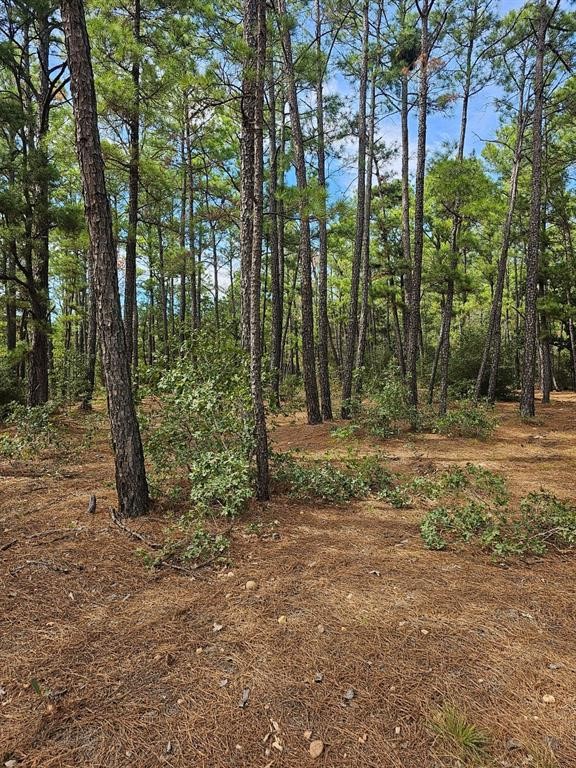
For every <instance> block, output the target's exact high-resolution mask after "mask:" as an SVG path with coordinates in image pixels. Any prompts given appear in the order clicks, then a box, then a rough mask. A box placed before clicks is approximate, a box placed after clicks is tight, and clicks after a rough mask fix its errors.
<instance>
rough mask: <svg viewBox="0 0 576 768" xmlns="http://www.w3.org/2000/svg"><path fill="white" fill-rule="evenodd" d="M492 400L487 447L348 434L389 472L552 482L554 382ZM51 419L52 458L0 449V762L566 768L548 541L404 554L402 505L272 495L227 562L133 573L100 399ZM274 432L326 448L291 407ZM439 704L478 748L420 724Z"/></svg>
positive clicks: (238, 531)
mask: <svg viewBox="0 0 576 768" xmlns="http://www.w3.org/2000/svg"><path fill="white" fill-rule="evenodd" d="M498 410H499V415H500V426H499V427H498V429H497V430H496V432H495V434H494V436H493V437H492V438H491V439H490V440H489V441H488V442H485V443H483V442H479V441H475V440H465V439H448V438H443V437H439V436H430V435H422V436H419V435H407V436H403V437H402V439H400V438H399V439H394V440H389V441H386V442H385V443H381V444H380V445H378V446H375V445H369V444H367V443H362V442H361V441H356V440H354V439H352V440H350V442H349V443H348V444H346V447H348V445H352V446H353V447H355V448H356V449H357V450H359V451H361V452H368V451H370V450H376V449H378V450H379V451H384V452H385V453H386V455H387V457H388V468H389V469H392V470H394V471H399V472H406V473H407V474H412V475H416V474H422V473H424V472H428V471H430V470H431V469H439V468H442V467H444V466H449V465H453V464H455V463H465V462H467V461H472V462H476V463H481V464H483V465H484V466H486V467H488V468H490V469H498V470H500V471H502V472H503V473H504V475H505V476H506V478H507V480H508V481H509V484H510V488H511V491H512V493H513V495H515V496H517V497H519V496H521V495H525V494H526V493H528V492H530V491H532V490H538V489H539V488H540V487H541V486H544V487H546V488H547V489H549V490H551V491H553V492H554V493H556V494H557V495H558V496H561V497H565V498H570V496H571V494H573V489H574V477H575V469H576V464H575V458H576V446H575V444H574V426H575V418H576V399H575V398H574V397H572V396H568V395H566V396H558V397H557V398H556V399H555V402H554V403H553V404H552V405H551V406H550V407H547V408H540V413H539V420H538V421H537V423H535V424H526V423H523V422H521V421H520V419H519V418H518V416H517V415H516V408H515V406H512V405H504V406H499V409H498ZM88 431H89V432H90V435H91V438H90V439H87V438H86V435H87V432H88ZM66 435H67V440H68V443H69V444H68V446H67V448H66V450H63V451H61V452H60V454H58V455H56V454H54V453H53V454H52V455H46V456H44V457H42V458H39V459H37V460H34V461H30V462H26V463H24V462H20V461H3V462H2V463H1V464H0V476H1V477H0V484H1V487H0V492H1V496H0V579H1V591H0V758H2V762H3V763H4V764H5V765H8V766H25V767H26V768H33V767H35V768H51V767H56V766H58V767H62V768H68V767H70V768H72V767H75V766H94V768H96V767H97V766H102V768H116V766H134V767H137V768H148V767H149V766H150V767H152V766H173V767H174V768H184V767H186V768H233V767H236V766H238V767H239V768H240V767H242V768H266V767H267V766H268V767H269V768H272V766H277V768H283V767H285V768H288V767H290V768H302V767H303V766H306V765H309V764H314V765H321V766H338V768H340V767H342V768H344V766H350V767H352V766H354V767H358V768H359V767H360V766H362V767H366V768H393V767H396V766H397V767H400V766H402V768H419V767H420V766H422V767H423V768H427V767H429V766H430V767H434V766H456V765H465V764H471V765H472V764H474V765H483V766H501V767H505V766H508V767H509V768H515V767H516V766H523V765H528V766H535V767H536V768H551V767H552V766H558V767H559V768H570V767H571V766H576V632H575V630H576V622H575V618H576V608H575V606H576V600H575V597H576V595H575V567H576V560H574V559H573V558H571V557H570V556H569V555H562V554H558V553H556V554H550V555H547V556H546V557H545V558H542V559H534V558H532V559H531V560H530V561H529V562H526V561H514V562H510V563H509V564H508V565H507V566H506V567H503V566H502V565H499V564H498V563H496V562H494V561H493V560H491V559H490V557H489V556H487V555H486V556H485V555H483V554H480V553H479V552H478V551H472V550H470V549H466V548H464V547H463V548H461V549H457V550H447V551H445V552H431V551H428V550H427V549H425V548H424V546H423V544H422V542H421V540H420V537H419V533H418V524H419V521H420V519H421V517H422V514H423V509H418V508H414V509H401V510H398V509H393V508H392V507H391V506H389V505H388V504H386V503H385V502H380V501H376V500H370V501H366V502H359V503H354V504H350V505H344V506H340V507H336V506H315V505H313V504H306V505H302V504H298V503H296V502H294V501H290V500H288V499H283V498H277V499H274V500H273V501H272V502H271V503H269V504H266V505H264V506H263V507H261V508H259V507H256V506H254V508H253V509H252V510H251V511H250V513H249V514H248V515H246V516H245V517H243V518H242V519H241V520H239V521H238V522H237V524H236V525H235V528H234V529H233V531H232V534H231V536H232V546H231V549H230V554H229V558H230V564H229V566H228V567H225V568H222V567H208V568H205V569H202V570H201V571H198V572H197V573H196V575H195V578H191V577H190V576H187V575H183V574H181V573H178V572H176V571H173V570H169V569H160V570H157V571H152V572H151V571H150V570H147V569H146V568H145V567H144V565H143V563H142V560H141V559H139V558H138V556H137V555H136V554H135V550H136V548H137V547H138V542H137V541H134V540H133V539H132V538H130V537H129V536H127V535H126V534H125V533H124V532H123V531H121V530H120V529H119V528H118V527H117V526H115V525H113V524H112V523H111V521H110V517H109V512H108V509H109V507H110V506H111V505H112V504H113V503H114V490H113V485H112V479H113V469H112V464H111V457H110V451H109V448H108V444H107V436H106V425H105V420H104V418H103V416H102V414H98V413H96V414H93V415H91V416H85V415H81V414H78V413H75V414H69V415H68V417H67V424H66ZM273 438H274V443H275V448H276V450H285V449H288V448H290V449H293V448H300V449H302V450H303V451H304V452H307V453H309V454H318V455H323V454H324V452H325V451H326V450H332V451H337V450H342V449H343V443H342V440H340V441H339V440H337V439H336V438H335V437H332V436H331V435H330V427H329V426H327V425H324V426H320V427H308V426H305V424H304V418H303V416H302V415H297V416H296V417H289V418H288V417H287V418H284V419H282V420H281V422H280V423H279V424H278V426H277V428H276V429H275V431H274V434H273ZM92 493H95V494H96V495H97V497H98V506H97V511H96V514H94V515H89V514H87V512H86V507H87V504H88V499H89V497H90V495H91V494H92ZM256 520H263V521H265V522H266V521H274V520H278V521H279V523H278V525H277V527H276V528H275V530H276V531H277V533H278V534H279V535H278V536H275V537H264V538H263V537H259V536H257V535H254V534H250V533H248V532H247V529H246V526H247V524H248V523H250V522H251V521H256ZM131 525H132V527H133V528H134V529H136V530H138V531H140V532H142V533H144V534H145V535H146V536H149V537H150V538H159V537H160V536H161V533H162V530H163V528H164V526H165V520H164V519H162V515H161V513H160V512H158V511H155V512H153V513H152V517H151V519H147V520H142V521H132V522H131ZM249 580H253V581H255V582H256V588H255V589H246V583H247V582H248V581H249ZM251 586H252V585H251ZM280 617H284V618H282V619H281V621H278V619H279V618H280ZM240 705H242V706H240ZM449 707H452V708H453V711H454V712H457V713H460V714H461V715H462V717H463V718H465V720H466V721H467V722H468V723H471V724H473V725H474V726H475V727H476V728H477V729H478V730H479V731H481V732H482V733H483V734H484V735H485V736H486V738H487V740H488V741H487V745H486V747H485V752H482V751H479V752H478V754H477V755H476V756H474V755H473V754H472V753H469V752H465V753H461V752H460V749H459V745H458V744H454V743H452V742H451V740H450V739H449V738H446V737H441V736H440V735H439V734H438V733H437V732H436V731H435V729H434V728H433V727H432V723H433V721H434V719H435V718H437V717H438V713H439V712H442V711H444V712H446V711H452V710H449V709H447V708H449ZM315 740H321V741H322V742H323V745H324V748H323V751H322V753H321V754H320V755H319V756H318V757H317V758H313V757H312V756H311V754H310V745H311V742H313V741H315ZM467 760H468V763H467V762H466V761H467Z"/></svg>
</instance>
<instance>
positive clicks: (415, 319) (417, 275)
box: [406, 0, 430, 406]
mask: <svg viewBox="0 0 576 768" xmlns="http://www.w3.org/2000/svg"><path fill="white" fill-rule="evenodd" d="M429 13H430V2H429V0H424V2H423V3H422V4H421V6H420V20H421V25H422V30H421V54H420V85H419V90H418V144H417V153H416V187H415V194H414V253H413V257H412V269H411V273H410V282H409V288H410V293H409V307H408V334H407V339H406V374H407V377H408V386H409V395H410V401H411V403H412V405H413V406H417V405H418V368H417V365H418V341H419V337H420V322H421V320H420V288H421V282H422V255H423V251H424V176H425V171H426V128H427V115H428V57H429V55H430V42H429V34H428V17H429Z"/></svg>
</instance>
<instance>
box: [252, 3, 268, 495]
mask: <svg viewBox="0 0 576 768" xmlns="http://www.w3.org/2000/svg"><path fill="white" fill-rule="evenodd" d="M256 6H257V7H256V12H257V22H256V23H257V27H256V32H257V34H256V71H255V73H254V80H255V87H254V122H253V127H254V132H253V136H254V152H253V157H254V163H253V183H254V189H253V194H252V195H251V198H252V201H253V208H252V216H251V219H252V223H253V231H252V238H251V243H252V254H251V259H250V263H251V270H250V390H251V393H252V408H253V412H254V436H255V453H256V470H257V472H256V497H257V499H258V500H259V501H265V500H266V499H268V498H269V496H270V491H269V483H270V479H269V475H270V473H269V468H268V435H267V432H266V414H265V410H264V393H263V389H262V332H261V319H260V292H261V273H262V232H263V216H264V80H265V71H266V0H256Z"/></svg>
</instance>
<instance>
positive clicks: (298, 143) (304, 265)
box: [278, 0, 322, 424]
mask: <svg viewBox="0 0 576 768" xmlns="http://www.w3.org/2000/svg"><path fill="white" fill-rule="evenodd" d="M278 11H279V15H280V18H279V23H280V25H281V27H282V48H283V55H284V69H285V77H286V90H287V96H288V104H289V107H290V122H291V125H292V145H293V150H294V163H295V168H296V184H297V187H298V192H299V215H300V243H299V247H298V252H299V258H300V264H301V269H302V278H301V302H302V364H303V372H304V390H305V393H306V409H307V412H308V423H309V424H319V423H320V422H321V421H322V414H321V412H320V402H319V398H318V384H317V382H316V357H315V352H314V308H313V300H312V249H311V245H310V214H309V213H308V204H307V201H306V199H305V198H306V191H307V188H308V182H307V175H306V156H305V153H304V138H303V135H302V126H301V122H300V110H299V107H298V96H297V93H296V80H295V75H294V63H293V59H292V40H291V36H290V30H289V28H288V27H287V25H286V23H285V17H286V2H285V0H278Z"/></svg>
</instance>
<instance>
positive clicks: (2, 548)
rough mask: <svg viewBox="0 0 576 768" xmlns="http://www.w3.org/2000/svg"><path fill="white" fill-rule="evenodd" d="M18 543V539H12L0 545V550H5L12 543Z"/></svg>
mask: <svg viewBox="0 0 576 768" xmlns="http://www.w3.org/2000/svg"><path fill="white" fill-rule="evenodd" d="M17 543H18V539H13V540H12V541H7V542H6V544H2V546H1V547H0V552H5V551H6V550H7V549H10V547H13V546H14V544H17Z"/></svg>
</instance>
